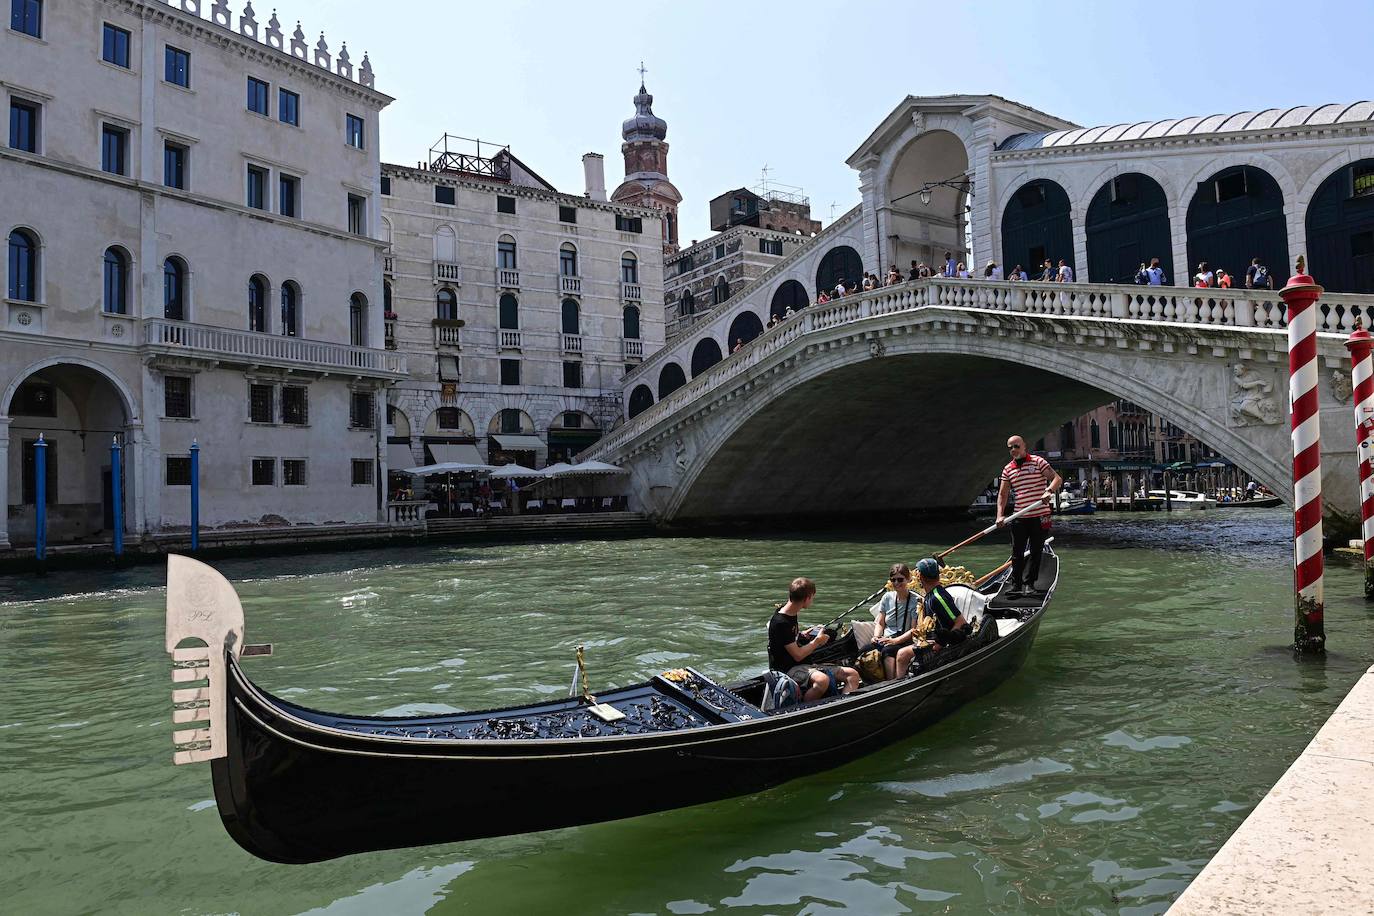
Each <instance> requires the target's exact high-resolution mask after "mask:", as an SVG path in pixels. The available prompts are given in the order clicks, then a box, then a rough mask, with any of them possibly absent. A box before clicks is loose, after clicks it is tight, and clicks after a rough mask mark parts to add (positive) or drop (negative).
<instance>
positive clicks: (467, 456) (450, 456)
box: [429, 444, 486, 464]
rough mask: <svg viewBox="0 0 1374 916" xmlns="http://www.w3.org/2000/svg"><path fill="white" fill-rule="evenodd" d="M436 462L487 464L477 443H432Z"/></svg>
mask: <svg viewBox="0 0 1374 916" xmlns="http://www.w3.org/2000/svg"><path fill="white" fill-rule="evenodd" d="M429 453H430V454H431V455H433V456H434V463H435V464H486V462H485V461H483V460H482V455H481V453H480V452H478V451H477V446H475V445H467V444H463V445H430V446H429Z"/></svg>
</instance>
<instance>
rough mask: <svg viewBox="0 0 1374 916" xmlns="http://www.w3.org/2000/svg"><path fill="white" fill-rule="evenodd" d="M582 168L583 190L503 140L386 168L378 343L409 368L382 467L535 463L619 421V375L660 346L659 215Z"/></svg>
mask: <svg viewBox="0 0 1374 916" xmlns="http://www.w3.org/2000/svg"><path fill="white" fill-rule="evenodd" d="M583 163H584V167H585V169H586V173H587V189H586V192H585V193H584V194H580V195H579V194H566V193H561V192H559V191H558V190H557V189H556V188H554V187H553V186H552V185H550V184H549V183H548V182H546V181H544V180H543V179H542V178H540V177H539V176H538V175H537V174H536V173H535V172H533V171H532V170H531V169H529V168H528V167H527V166H525V164H524V163H522V162H521V161H520V160H519V159H518V158H517V157H515V156H513V155H511V153H510V151H509V149H501V150H499V151H497V152H496V153H495V154H494V155H490V156H481V155H476V154H454V153H451V152H450V154H449V155H447V156H446V157H437V158H436V157H431V161H430V163H429V167H427V168H409V167H404V166H399V165H389V164H384V165H383V166H382V171H381V176H382V194H383V196H382V198H381V200H382V222H383V227H382V231H383V237H384V238H385V239H386V240H387V241H388V243H389V248H388V250H387V255H386V260H385V271H386V277H385V293H384V295H385V299H386V302H387V303H388V304H387V318H386V325H387V330H386V334H387V346H388V347H393V348H395V349H396V351H397V352H399V353H401V354H403V355H404V356H405V358H406V363H407V365H408V367H409V370H410V374H409V376H408V378H406V379H405V380H404V381H402V382H400V383H399V384H397V385H396V386H395V387H393V388H392V389H391V391H390V393H389V395H388V411H387V412H388V420H387V422H388V429H387V434H388V443H389V446H388V452H389V455H388V457H389V464H390V466H391V467H393V468H403V467H410V466H418V465H421V464H428V463H432V462H439V461H446V460H459V461H462V460H467V461H469V462H471V463H482V462H491V463H496V464H501V463H506V462H509V461H515V462H517V463H519V464H523V465H526V466H536V467H542V466H544V465H545V464H546V463H551V462H553V461H557V460H566V459H567V458H569V457H570V456H571V455H573V454H576V453H577V452H578V451H580V450H581V449H582V448H583V447H585V446H586V445H588V444H590V443H591V442H593V441H595V440H596V439H597V438H598V437H599V436H600V435H601V433H602V432H604V431H605V430H607V429H609V428H610V426H611V425H612V424H613V423H615V422H616V421H617V420H618V419H619V417H620V416H621V414H622V409H621V404H620V400H619V382H620V378H621V376H623V375H624V374H625V372H626V371H628V369H629V368H630V367H632V366H634V365H635V364H637V363H638V362H639V361H640V360H641V359H642V358H643V356H644V354H645V353H646V352H653V351H654V350H656V349H658V348H659V347H661V346H662V345H663V316H662V313H661V311H660V310H659V309H658V308H657V307H656V305H655V304H656V303H658V302H660V301H661V300H662V295H663V247H662V241H661V239H662V221H663V218H662V213H661V211H659V210H656V209H645V208H641V207H633V206H629V205H626V204H620V203H610V202H607V201H606V194H605V183H604V173H603V166H602V158H601V157H600V156H599V155H596V154H588V155H587V156H585V157H584V159H583ZM646 304H647V305H649V306H650V307H648V308H646V307H645V306H646ZM402 462H405V463H404V464H403V463H402ZM398 482H399V481H398Z"/></svg>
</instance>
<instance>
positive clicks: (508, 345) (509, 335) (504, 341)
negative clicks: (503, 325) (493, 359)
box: [498, 330, 520, 350]
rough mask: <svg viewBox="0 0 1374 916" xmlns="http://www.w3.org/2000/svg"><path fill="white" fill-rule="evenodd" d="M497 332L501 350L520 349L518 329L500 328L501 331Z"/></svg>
mask: <svg viewBox="0 0 1374 916" xmlns="http://www.w3.org/2000/svg"><path fill="white" fill-rule="evenodd" d="M498 333H499V334H500V337H501V341H500V343H501V349H502V350H519V349H520V332H519V331H506V330H501V331H499V332H498Z"/></svg>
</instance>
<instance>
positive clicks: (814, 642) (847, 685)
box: [768, 576, 859, 701]
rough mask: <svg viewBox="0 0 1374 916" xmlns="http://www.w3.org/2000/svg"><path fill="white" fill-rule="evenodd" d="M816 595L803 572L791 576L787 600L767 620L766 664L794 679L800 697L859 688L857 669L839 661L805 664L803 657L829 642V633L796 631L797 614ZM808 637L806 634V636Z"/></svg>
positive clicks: (815, 698)
mask: <svg viewBox="0 0 1374 916" xmlns="http://www.w3.org/2000/svg"><path fill="white" fill-rule="evenodd" d="M815 598H816V583H815V582H813V581H811V580H810V579H808V578H806V577H805V576H801V577H798V578H796V579H793V580H792V584H791V586H790V587H789V588H788V589H787V603H786V604H784V605H782V606H781V607H780V608H778V609H777V610H776V611H775V612H774V613H773V616H772V618H771V619H769V621H768V667H769V668H771V669H772V670H774V671H784V672H786V673H787V676H788V677H789V678H790V679H791V680H792V681H793V682H795V683H796V685H797V687H798V689H799V690H800V691H801V699H802V700H803V701H808V700H819V699H821V698H822V697H828V696H833V695H834V694H836V693H850V692H852V691H854V690H857V689H858V688H859V672H858V671H855V670H854V669H853V668H848V667H845V666H842V665H815V666H813V665H807V664H804V663H805V661H806V660H807V659H808V658H810V657H811V656H812V655H813V654H814V653H815V652H816V651H817V650H818V649H821V648H822V647H824V646H826V645H828V644H829V642H830V634H828V633H825V632H820V633H817V634H815V635H814V636H810V635H809V634H802V633H800V632H799V627H798V624H797V615H798V614H799V613H800V612H801V611H803V610H804V609H806V608H809V607H810V606H811V602H812V601H814V600H815ZM808 637H809V638H808Z"/></svg>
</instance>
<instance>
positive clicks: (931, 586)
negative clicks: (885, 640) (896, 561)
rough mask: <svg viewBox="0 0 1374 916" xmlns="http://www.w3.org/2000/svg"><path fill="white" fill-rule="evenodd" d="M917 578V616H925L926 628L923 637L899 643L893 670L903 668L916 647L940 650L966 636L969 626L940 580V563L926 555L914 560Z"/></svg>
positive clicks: (909, 661) (969, 629)
mask: <svg viewBox="0 0 1374 916" xmlns="http://www.w3.org/2000/svg"><path fill="white" fill-rule="evenodd" d="M916 576H917V581H918V583H919V584H920V586H921V591H922V592H924V593H925V597H924V598H922V599H921V620H923V621H924V620H929V621H931V623H930V624H929V626H930V631H929V633H928V635H927V636H926V637H925V639H924V640H919V639H918V640H913V641H912V643H911V645H907V646H903V647H902V648H901V649H900V650H899V651H898V652H897V670H898V671H901V672H906V671H907V670H908V669H909V668H910V667H911V660H912V659H913V658H915V657H916V652H917V649H918V648H929V649H931V650H933V651H936V652H938V651H940V650H941V649H943V648H945V647H946V646H952V645H956V644H958V643H961V642H963V641H964V640H965V639H967V638H968V636H969V633H970V632H971V631H972V630H973V627H971V626H970V625H969V623H968V622H967V621H966V620H964V615H963V612H962V611H960V610H959V605H958V604H956V603H955V601H954V596H953V595H951V594H950V593H949V589H947V588H945V587H944V586H943V585H941V584H940V564H939V563H938V562H937V561H936V560H935V558H934V557H926V558H925V559H924V560H922V561H921V562H919V563H917V564H916ZM917 642H928V643H929V645H928V646H918V645H917Z"/></svg>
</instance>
